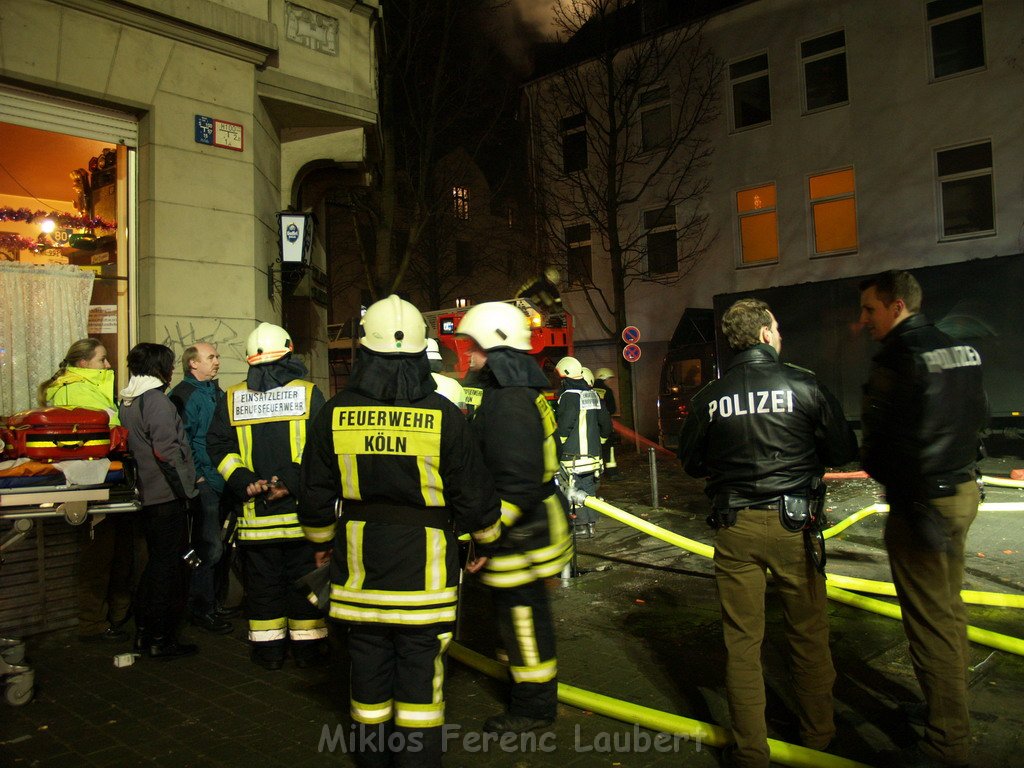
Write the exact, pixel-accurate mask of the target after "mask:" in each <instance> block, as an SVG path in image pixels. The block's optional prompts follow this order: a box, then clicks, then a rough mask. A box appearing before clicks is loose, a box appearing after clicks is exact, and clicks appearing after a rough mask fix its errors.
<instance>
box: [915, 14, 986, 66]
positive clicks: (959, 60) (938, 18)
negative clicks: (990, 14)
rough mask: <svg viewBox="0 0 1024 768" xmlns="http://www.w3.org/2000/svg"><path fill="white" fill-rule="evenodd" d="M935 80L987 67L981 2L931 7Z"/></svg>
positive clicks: (930, 24)
mask: <svg viewBox="0 0 1024 768" xmlns="http://www.w3.org/2000/svg"><path fill="white" fill-rule="evenodd" d="M928 26H929V28H930V29H929V32H930V39H931V46H932V77H933V78H935V79H939V78H943V77H949V76H950V75H957V74H960V73H961V72H970V71H971V70H974V69H980V68H981V67H984V66H985V30H984V26H983V24H982V15H981V2H980V0H934V2H931V3H928Z"/></svg>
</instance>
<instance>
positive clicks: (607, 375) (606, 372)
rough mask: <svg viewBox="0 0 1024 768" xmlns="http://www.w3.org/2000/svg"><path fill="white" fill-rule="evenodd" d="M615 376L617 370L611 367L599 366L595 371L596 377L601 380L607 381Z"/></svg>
mask: <svg viewBox="0 0 1024 768" xmlns="http://www.w3.org/2000/svg"><path fill="white" fill-rule="evenodd" d="M614 376H615V371H613V370H612V369H611V368H598V369H597V370H596V371H594V378H595V379H598V380H600V381H607V380H608V379H611V378H613V377H614Z"/></svg>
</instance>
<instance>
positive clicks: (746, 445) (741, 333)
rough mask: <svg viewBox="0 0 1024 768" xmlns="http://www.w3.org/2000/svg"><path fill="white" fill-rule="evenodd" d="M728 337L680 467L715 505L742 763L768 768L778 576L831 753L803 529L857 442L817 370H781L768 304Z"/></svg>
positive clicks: (735, 315) (813, 740)
mask: <svg viewBox="0 0 1024 768" xmlns="http://www.w3.org/2000/svg"><path fill="white" fill-rule="evenodd" d="M722 331H723V332H724V334H725V337H726V339H727V340H728V342H729V346H730V347H732V348H733V349H734V350H736V351H737V354H736V356H735V357H734V358H733V360H732V363H731V364H730V365H729V368H728V370H727V371H726V372H725V374H724V375H723V376H722V378H721V379H718V380H717V381H713V382H711V383H710V384H709V385H708V386H706V387H705V388H704V389H702V390H701V391H700V392H698V393H697V395H696V396H695V397H694V399H693V404H692V406H691V408H690V416H689V417H688V418H687V419H686V421H685V422H684V423H683V429H682V432H681V434H680V437H679V457H680V459H681V460H682V462H683V467H684V468H685V470H686V472H687V473H688V474H690V475H692V476H693V477H706V478H707V484H706V486H705V492H706V493H707V495H708V496H709V497H710V498H711V500H712V504H713V513H712V516H711V517H710V518H709V523H711V524H712V527H714V528H716V534H715V581H716V583H717V585H718V594H719V600H720V602H721V609H722V624H723V631H724V635H725V645H726V651H727V661H726V693H727V695H728V699H729V714H730V718H731V720H732V729H733V738H734V739H735V745H734V747H733V748H732V749H731V758H732V764H733V765H736V766H744V767H747V766H758V767H759V768H767V766H768V763H769V753H768V742H767V735H768V734H767V727H766V725H765V717H764V711H765V692H764V679H763V677H762V671H761V643H762V640H763V637H764V623H765V620H764V591H765V572H766V570H767V569H768V568H770V569H771V571H772V575H773V578H774V580H775V582H776V584H778V586H779V595H780V597H781V598H782V603H783V616H784V620H785V623H786V637H787V639H788V641H789V646H790V656H791V662H792V677H793V684H794V688H795V693H796V700H797V705H798V709H799V728H800V736H801V740H802V741H803V743H804V745H805V746H807V747H810V748H812V749H823V748H824V747H826V746H827V745H828V743H829V741H830V740H831V739H832V736H833V734H834V733H835V725H834V723H833V716H832V684H833V682H834V681H835V670H834V669H833V666H832V659H831V655H830V653H829V646H828V616H827V613H826V595H825V579H824V575H823V573H822V572H820V571H819V570H818V568H817V567H816V565H815V562H814V558H813V557H812V556H811V554H810V551H809V548H808V547H807V546H806V545H807V543H808V541H809V537H808V533H809V532H808V531H804V530H802V529H803V527H804V525H805V524H806V523H807V521H808V520H809V518H810V516H811V515H812V514H813V513H814V512H815V508H814V507H815V504H816V503H817V504H820V503H821V502H822V501H823V499H820V498H818V497H820V496H821V495H822V494H821V493H820V482H821V478H822V475H823V473H824V467H825V466H832V465H838V464H843V463H845V462H847V461H850V460H851V459H853V458H854V457H855V454H856V438H855V437H854V436H853V432H852V430H851V429H850V428H849V426H848V425H847V423H846V419H845V417H844V415H843V411H842V408H841V406H840V405H839V403H838V401H836V399H835V398H834V397H833V396H832V395H831V394H830V393H829V392H828V390H826V389H825V388H824V387H823V386H822V385H821V384H819V383H818V381H817V380H816V379H815V377H814V375H813V374H812V373H811V372H810V371H806V370H803V369H801V368H796V367H793V366H789V365H783V364H781V363H780V362H779V351H780V350H781V348H782V336H781V334H780V333H779V324H778V321H777V320H776V319H775V317H774V316H773V315H772V313H771V312H770V311H769V309H768V305H767V304H765V303H764V302H763V301H757V300H755V299H741V300H740V301H737V302H736V303H735V304H733V305H732V307H730V308H729V310H728V311H727V312H726V313H725V315H724V316H723V317H722Z"/></svg>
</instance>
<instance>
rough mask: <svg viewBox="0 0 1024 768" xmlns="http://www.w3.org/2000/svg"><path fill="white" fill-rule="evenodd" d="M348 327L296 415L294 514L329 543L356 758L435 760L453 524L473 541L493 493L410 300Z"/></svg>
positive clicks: (364, 761) (488, 537)
mask: <svg viewBox="0 0 1024 768" xmlns="http://www.w3.org/2000/svg"><path fill="white" fill-rule="evenodd" d="M361 333H362V338H361V341H360V348H359V351H358V354H357V355H356V361H355V366H354V367H353V369H352V376H351V378H350V379H349V384H348V387H347V388H346V389H345V390H344V391H343V392H340V393H339V394H337V395H335V396H334V397H333V398H331V400H330V401H329V402H328V403H327V407H326V408H325V409H324V411H323V413H321V414H320V415H319V417H317V418H316V419H315V420H314V421H313V423H312V426H311V428H310V434H309V442H308V447H307V449H306V453H305V456H304V457H303V464H302V477H303V481H302V505H301V507H300V512H299V515H300V518H301V520H302V525H303V529H304V531H305V534H306V537H307V538H308V539H309V540H310V541H311V542H313V543H314V544H315V545H316V546H317V547H319V548H320V549H321V550H325V553H324V554H323V555H321V556H320V559H321V561H322V562H326V561H327V558H328V555H327V554H326V550H327V548H329V547H332V545H333V556H331V606H330V615H331V617H332V618H334V619H337V620H339V621H342V622H344V623H345V624H346V626H347V635H348V648H349V656H350V658H351V676H350V683H351V702H350V704H351V715H352V720H353V721H354V723H355V724H356V731H357V733H356V738H357V741H358V744H359V749H358V753H359V754H358V759H357V764H358V765H360V766H386V765H416V766H440V765H441V726H442V725H443V724H444V698H443V684H444V656H445V652H446V650H447V648H448V644H449V643H450V642H451V639H452V631H453V626H454V621H455V608H456V599H457V589H458V585H459V571H460V569H459V557H458V544H457V541H456V536H455V533H454V530H455V528H458V529H461V530H462V531H466V532H472V534H473V539H474V541H475V543H476V546H477V548H478V549H477V552H478V553H480V554H484V553H486V552H487V548H488V546H493V544H494V543H495V542H496V541H497V540H498V537H499V535H500V533H501V500H500V499H499V498H498V496H497V494H496V493H495V490H494V484H493V482H492V480H491V477H490V475H489V474H488V472H487V469H486V468H485V467H484V465H483V459H482V457H481V455H480V450H479V448H478V447H477V445H476V443H475V441H474V440H473V437H472V435H471V433H470V431H469V425H468V423H467V422H466V419H465V418H464V417H463V415H462V413H461V412H460V411H459V410H458V408H456V407H455V406H454V405H453V404H452V403H451V402H449V401H448V400H447V399H446V398H445V397H443V396H442V395H441V394H440V393H439V392H435V391H434V387H435V381H434V379H433V378H432V377H431V371H430V367H429V364H428V359H427V356H426V354H424V350H425V349H426V339H425V337H424V333H425V323H424V321H423V316H422V315H421V314H420V313H419V311H418V310H417V309H416V308H415V307H414V306H413V305H412V304H410V303H409V302H407V301H402V300H401V299H399V298H398V297H397V296H389V297H388V298H386V299H384V300H382V301H378V302H376V303H375V304H373V305H371V306H370V307H369V308H368V309H367V310H366V314H365V315H364V316H363V319H362V323H361ZM339 499H340V500H341V510H342V516H341V519H340V521H339V520H337V519H336V514H335V508H336V505H337V502H338V500H339ZM453 522H454V525H453ZM484 563H486V558H485V557H478V558H476V559H475V560H473V561H471V562H470V564H469V566H468V567H469V568H470V570H473V571H476V570H479V568H480V567H482V566H483V565H484ZM392 758H393V762H392Z"/></svg>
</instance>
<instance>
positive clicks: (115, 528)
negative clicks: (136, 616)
mask: <svg viewBox="0 0 1024 768" xmlns="http://www.w3.org/2000/svg"><path fill="white" fill-rule="evenodd" d="M83 528H84V531H83V541H82V549H81V553H80V555H79V560H78V633H79V634H80V635H83V636H85V635H96V634H99V633H101V632H103V631H104V630H106V629H107V628H108V627H112V626H113V627H117V626H119V625H121V624H124V623H125V622H126V621H127V620H128V618H129V614H130V610H131V604H132V594H133V593H134V592H135V590H136V588H137V586H138V581H139V575H140V574H141V573H142V569H143V568H144V567H145V565H146V546H145V541H144V539H143V538H142V533H141V531H140V526H139V524H138V520H137V516H136V515H135V514H133V513H120V514H116V515H107V516H106V517H104V518H103V520H101V521H100V522H99V523H97V524H95V525H86V526H83Z"/></svg>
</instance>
